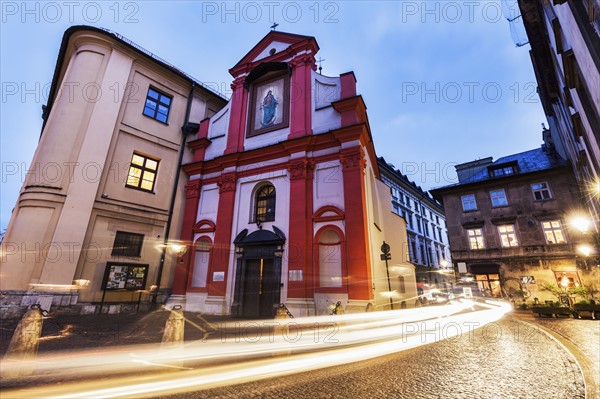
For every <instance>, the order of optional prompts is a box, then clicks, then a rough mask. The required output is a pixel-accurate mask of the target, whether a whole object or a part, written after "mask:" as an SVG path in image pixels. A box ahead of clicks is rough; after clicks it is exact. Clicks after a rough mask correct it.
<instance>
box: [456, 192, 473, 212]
mask: <svg viewBox="0 0 600 399" xmlns="http://www.w3.org/2000/svg"><path fill="white" fill-rule="evenodd" d="M460 198H461V200H462V207H463V211H465V212H468V211H476V210H477V202H476V201H475V194H467V195H463V196H462V197H460Z"/></svg>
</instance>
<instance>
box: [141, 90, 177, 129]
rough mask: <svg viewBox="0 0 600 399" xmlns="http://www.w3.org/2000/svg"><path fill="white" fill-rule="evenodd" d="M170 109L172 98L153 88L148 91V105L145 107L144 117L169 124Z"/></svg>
mask: <svg viewBox="0 0 600 399" xmlns="http://www.w3.org/2000/svg"><path fill="white" fill-rule="evenodd" d="M170 107H171V97H169V96H167V95H164V94H162V93H160V92H158V91H156V90H154V89H153V88H149V89H148V95H147V96H146V104H145V105H144V115H146V116H149V117H150V118H152V119H156V120H157V121H159V122H162V123H167V119H168V118H169V109H170Z"/></svg>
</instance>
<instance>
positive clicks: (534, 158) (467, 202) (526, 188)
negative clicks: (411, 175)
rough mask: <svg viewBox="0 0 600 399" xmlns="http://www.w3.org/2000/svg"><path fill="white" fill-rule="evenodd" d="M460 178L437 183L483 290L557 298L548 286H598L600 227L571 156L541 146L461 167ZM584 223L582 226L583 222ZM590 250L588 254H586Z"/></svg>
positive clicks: (463, 268) (458, 251) (461, 265)
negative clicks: (597, 238) (588, 213)
mask: <svg viewBox="0 0 600 399" xmlns="http://www.w3.org/2000/svg"><path fill="white" fill-rule="evenodd" d="M456 170H457V173H458V177H459V183H458V184H454V185H450V186H446V187H442V188H438V189H435V190H432V194H433V195H434V197H436V198H438V199H439V200H440V201H442V202H443V204H444V208H445V210H446V220H447V224H448V232H449V234H448V235H449V238H450V248H451V253H452V259H453V261H454V265H455V267H456V268H457V269H458V272H459V273H461V274H463V275H464V273H470V274H471V275H472V277H473V278H474V279H475V281H476V282H477V286H478V288H479V290H480V292H481V293H482V294H483V295H488V296H493V297H501V296H513V297H520V296H525V298H528V299H529V300H533V299H534V298H538V300H539V301H544V300H556V298H555V297H553V295H552V294H551V293H549V292H548V291H545V290H541V288H542V287H543V286H544V285H547V284H550V285H556V286H557V287H562V288H564V289H565V290H567V289H569V288H575V287H580V286H583V287H585V288H586V289H588V291H590V292H594V291H595V290H597V289H598V266H597V263H598V262H597V258H595V257H594V254H593V253H590V248H593V246H592V244H591V242H590V241H591V240H593V234H591V232H587V233H586V232H585V229H586V228H587V227H590V228H591V226H584V225H581V223H580V224H577V222H581V220H584V219H578V218H580V217H581V215H584V214H585V204H584V202H583V201H582V196H581V194H580V191H579V188H578V186H577V184H576V180H575V177H574V175H573V172H572V171H571V168H570V166H569V163H568V162H567V161H566V160H564V159H563V158H562V157H560V156H559V155H558V153H557V152H556V151H554V148H553V147H552V146H549V145H543V146H542V147H541V148H538V149H534V150H530V151H526V152H523V153H519V154H513V155H509V156H506V157H502V158H500V159H498V160H497V161H495V162H493V160H492V158H491V157H490V158H485V159H481V160H476V161H473V162H468V163H464V164H461V165H457V166H456ZM577 227H578V228H579V229H578V228H577ZM586 255H587V256H586Z"/></svg>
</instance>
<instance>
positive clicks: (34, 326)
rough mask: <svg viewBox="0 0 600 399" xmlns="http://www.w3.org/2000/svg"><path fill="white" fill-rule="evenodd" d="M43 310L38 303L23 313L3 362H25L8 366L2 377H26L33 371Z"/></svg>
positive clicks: (5, 363) (6, 363) (6, 364)
mask: <svg viewBox="0 0 600 399" xmlns="http://www.w3.org/2000/svg"><path fill="white" fill-rule="evenodd" d="M42 312H43V311H42V308H41V307H40V305H38V304H36V305H31V308H30V309H29V310H28V311H27V312H26V313H25V314H24V315H23V318H22V319H21V321H20V322H19V325H17V328H16V330H15V332H14V334H13V336H12V339H11V340H10V344H9V346H8V350H7V351H6V355H5V356H4V362H3V363H4V366H8V364H9V363H10V362H11V361H16V362H20V363H21V362H23V363H21V364H20V365H19V367H6V368H7V369H5V370H3V373H2V377H13V378H14V377H24V376H28V375H31V374H32V373H33V368H34V367H33V366H34V361H35V358H36V356H37V351H38V346H39V344H40V337H41V335H42V326H43V324H44V320H43V313H42Z"/></svg>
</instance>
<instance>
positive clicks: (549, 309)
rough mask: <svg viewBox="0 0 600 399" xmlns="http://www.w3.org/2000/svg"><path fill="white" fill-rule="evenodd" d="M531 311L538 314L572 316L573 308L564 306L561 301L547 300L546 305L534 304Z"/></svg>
mask: <svg viewBox="0 0 600 399" xmlns="http://www.w3.org/2000/svg"><path fill="white" fill-rule="evenodd" d="M531 311H532V312H533V313H535V314H537V315H538V316H540V317H541V316H548V317H553V316H554V315H556V317H558V316H571V313H572V311H571V308H569V307H567V306H564V305H563V304H561V303H560V302H552V301H547V302H546V304H545V305H541V304H540V305H533V306H532V307H531Z"/></svg>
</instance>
